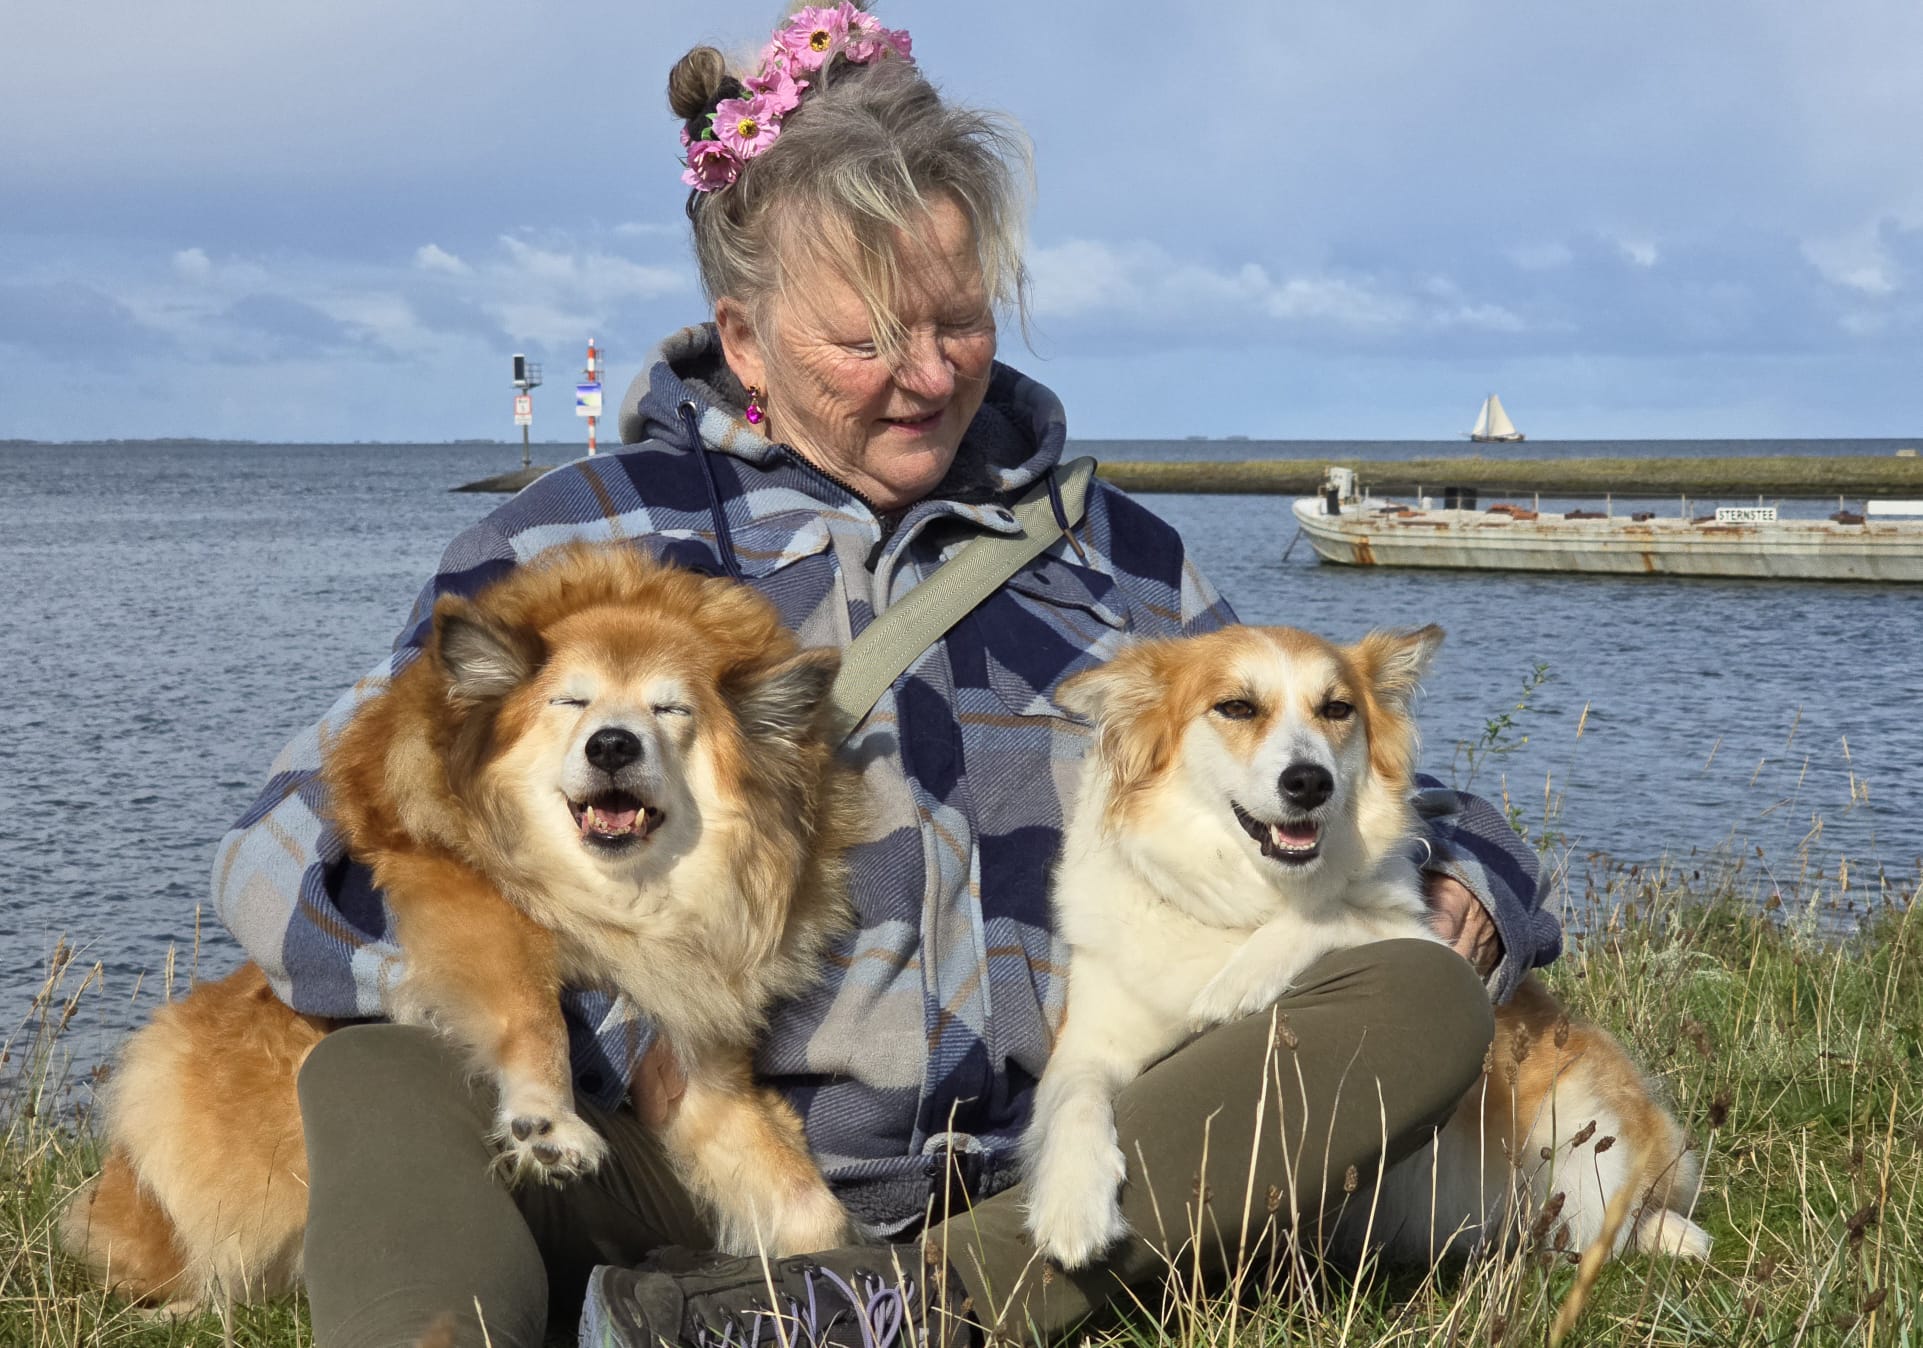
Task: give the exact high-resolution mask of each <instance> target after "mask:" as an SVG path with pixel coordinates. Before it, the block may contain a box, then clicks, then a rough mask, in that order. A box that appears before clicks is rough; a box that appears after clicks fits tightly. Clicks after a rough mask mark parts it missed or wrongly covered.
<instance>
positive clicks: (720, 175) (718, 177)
mask: <svg viewBox="0 0 1923 1348" xmlns="http://www.w3.org/2000/svg"><path fill="white" fill-rule="evenodd" d="M740 176H741V160H740V159H738V158H736V156H735V153H734V151H733V150H730V149H729V148H728V147H727V146H725V145H723V144H722V143H721V142H720V141H718V140H697V141H695V142H693V143H692V144H690V145H689V146H688V167H687V169H686V170H685V171H684V172H683V173H682V174H681V181H682V182H684V183H686V184H687V185H688V186H689V187H692V188H693V189H694V190H695V191H697V192H714V191H718V190H720V189H721V188H723V187H726V186H727V185H728V184H729V183H731V182H733V181H734V180H735V179H736V178H738V177H740Z"/></svg>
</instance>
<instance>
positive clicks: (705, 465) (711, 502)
mask: <svg viewBox="0 0 1923 1348" xmlns="http://www.w3.org/2000/svg"><path fill="white" fill-rule="evenodd" d="M678 410H679V411H680V413H681V429H682V430H683V431H685V432H687V436H688V444H689V447H690V448H691V449H692V450H693V451H694V456H695V458H696V459H698V460H699V461H700V463H701V480H702V481H703V482H705V483H707V484H708V514H709V516H710V517H711V518H712V519H713V520H714V546H715V551H717V552H719V553H720V554H721V565H722V566H724V567H726V568H727V570H728V574H729V575H730V576H732V577H733V578H734V579H736V580H740V579H741V563H740V562H738V561H736V560H735V555H734V535H733V534H731V533H730V532H728V512H727V511H725V510H723V509H722V508H721V488H720V486H718V485H717V484H716V482H715V480H714V464H713V463H711V462H710V458H711V457H712V456H711V455H710V454H709V452H708V447H707V446H706V445H704V444H702V443H701V418H700V417H699V416H698V415H696V413H695V410H694V403H693V402H683V403H682V404H681V406H680V408H679V409H678ZM1060 509H1061V507H1060V506H1057V507H1056V510H1057V511H1058V512H1059V511H1060Z"/></svg>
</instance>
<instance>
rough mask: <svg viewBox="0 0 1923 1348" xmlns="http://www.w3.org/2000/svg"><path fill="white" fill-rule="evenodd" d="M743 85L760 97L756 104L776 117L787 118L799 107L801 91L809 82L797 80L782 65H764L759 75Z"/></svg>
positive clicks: (753, 76)
mask: <svg viewBox="0 0 1923 1348" xmlns="http://www.w3.org/2000/svg"><path fill="white" fill-rule="evenodd" d="M742 83H743V84H744V85H746V86H747V87H748V88H749V89H750V90H752V91H753V92H754V93H755V94H757V95H758V97H757V98H756V99H755V102H757V103H760V104H762V105H764V106H765V107H766V108H767V109H768V112H769V113H770V115H772V116H775V117H782V116H785V115H787V114H788V113H791V112H793V111H794V110H795V109H796V108H797V107H799V106H800V105H801V91H802V90H803V89H806V88H807V87H808V81H806V80H798V79H796V78H795V77H794V76H793V75H790V74H789V73H788V71H787V68H786V67H785V66H782V65H764V66H762V68H761V73H760V74H759V75H752V76H750V77H749V78H747V79H745V80H743V81H742Z"/></svg>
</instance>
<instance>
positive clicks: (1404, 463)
mask: <svg viewBox="0 0 1923 1348" xmlns="http://www.w3.org/2000/svg"><path fill="white" fill-rule="evenodd" d="M1330 464H1341V465H1344V466H1346V467H1349V468H1353V469H1355V470H1356V472H1357V473H1358V474H1359V475H1360V476H1361V479H1362V481H1363V482H1364V483H1365V484H1366V485H1367V486H1368V487H1369V488H1370V489H1371V490H1374V491H1394V492H1403V493H1405V494H1413V493H1414V492H1415V491H1416V490H1417V488H1421V489H1422V490H1424V491H1427V492H1429V493H1430V494H1432V495H1440V494H1441V490H1442V488H1443V487H1445V486H1463V487H1476V488H1478V489H1480V490H1481V491H1482V493H1483V494H1484V495H1485V496H1491V495H1493V494H1496V493H1501V492H1507V493H1510V494H1512V495H1518V496H1526V495H1528V494H1529V493H1531V492H1541V493H1542V494H1543V495H1545V496H1585V497H1586V496H1598V497H1599V496H1601V495H1602V494H1603V493H1604V492H1613V493H1614V494H1615V495H1617V496H1621V497H1631V496H1642V497H1669V496H1678V495H1682V494H1685V493H1687V494H1689V495H1691V496H1716V495H1720V496H1724V497H1732V498H1740V497H1748V496H1759V495H1760V496H1770V497H1778V498H1782V497H1810V498H1815V499H1820V498H1824V497H1832V496H1849V497H1863V496H1888V495H1896V494H1917V493H1923V459H1899V458H1897V457H1895V456H1894V455H1891V456H1889V457H1887V458H1880V457H1872V456H1868V455H1856V456H1838V457H1835V458H1829V457H1804V456H1794V455H1778V456H1772V457H1758V458H1729V459H1485V458H1481V457H1478V456H1472V455H1464V456H1463V457H1461V458H1448V459H1408V460H1397V461H1388V460H1380V459H1344V458H1340V457H1331V458H1321V459H1250V460H1246V461H1235V462H1221V461H1213V460H1211V461H1205V462H1188V463H1180V462H1171V463H1161V462H1139V461H1127V460H1117V461H1115V462H1113V463H1104V464H1103V465H1102V476H1103V477H1104V478H1106V479H1108V480H1109V481H1111V482H1113V483H1114V484H1115V485H1116V486H1118V487H1121V488H1122V489H1124V490H1125V491H1134V492H1200V493H1224V492H1227V493H1235V494H1242V493H1250V494H1256V495H1260V494H1265V493H1279V494H1283V495H1311V494H1313V493H1314V492H1316V491H1317V490H1319V489H1320V487H1321V484H1322V476H1323V472H1324V470H1325V469H1326V468H1327V467H1328V465H1330Z"/></svg>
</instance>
